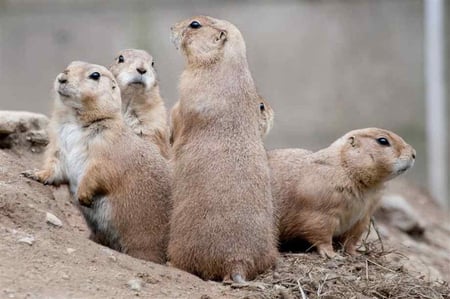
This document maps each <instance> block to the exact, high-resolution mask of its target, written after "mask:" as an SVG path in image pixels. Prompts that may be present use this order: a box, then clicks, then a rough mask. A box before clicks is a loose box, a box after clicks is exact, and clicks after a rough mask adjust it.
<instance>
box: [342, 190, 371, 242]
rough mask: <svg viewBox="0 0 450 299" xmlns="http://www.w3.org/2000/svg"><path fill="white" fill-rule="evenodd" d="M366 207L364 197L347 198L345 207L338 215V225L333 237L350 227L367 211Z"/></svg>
mask: <svg viewBox="0 0 450 299" xmlns="http://www.w3.org/2000/svg"><path fill="white" fill-rule="evenodd" d="M368 208H369V207H368V205H367V204H366V203H365V202H364V199H360V198H352V199H351V200H349V203H348V205H347V207H346V208H345V209H344V210H343V211H342V212H341V213H340V215H339V225H338V226H337V227H336V230H335V232H334V234H333V237H337V236H340V235H342V234H343V233H345V232H347V231H348V230H349V229H350V228H352V227H353V226H354V225H355V223H356V222H358V221H359V220H361V219H362V218H363V217H364V216H365V215H366V214H367V213H368Z"/></svg>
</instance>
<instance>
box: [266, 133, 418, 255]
mask: <svg viewBox="0 0 450 299" xmlns="http://www.w3.org/2000/svg"><path fill="white" fill-rule="evenodd" d="M415 154H416V152H415V150H414V149H413V148H412V147H411V146H410V145H409V144H407V143H406V142H405V141H404V140H403V139H402V138H401V137H400V136H398V135H396V134H394V133H392V132H390V131H387V130H382V129H377V128H367V129H361V130H354V131H351V132H349V133H347V134H345V135H344V136H343V137H341V138H339V139H338V140H336V141H335V142H334V143H333V144H331V145H330V146H329V147H327V148H325V149H322V150H320V151H317V152H311V151H307V150H303V149H278V150H272V151H269V152H268V157H269V164H270V168H271V172H272V173H271V175H272V192H273V193H272V194H273V199H274V204H275V207H276V210H277V214H278V217H279V226H278V228H279V233H280V236H279V238H280V241H281V242H285V241H289V240H296V239H303V240H306V241H308V242H309V243H311V244H312V245H315V246H316V248H317V249H318V252H319V254H320V255H322V256H328V257H333V256H334V255H335V253H334V251H333V246H332V239H333V238H336V239H338V240H339V241H340V243H342V244H343V246H344V250H345V251H346V252H348V253H349V254H355V253H356V250H355V247H356V243H357V242H358V241H359V239H360V237H361V235H362V233H363V232H364V231H365V230H366V228H367V227H368V225H369V223H370V217H371V216H372V214H373V212H374V210H375V208H376V206H377V203H378V198H379V197H377V196H374V195H375V194H376V192H377V191H378V190H380V189H381V188H382V187H383V183H384V182H386V181H388V180H390V179H392V178H394V177H396V176H398V175H400V174H402V173H404V172H405V171H406V170H408V169H409V168H411V167H412V166H413V164H414V161H415V157H416V156H415Z"/></svg>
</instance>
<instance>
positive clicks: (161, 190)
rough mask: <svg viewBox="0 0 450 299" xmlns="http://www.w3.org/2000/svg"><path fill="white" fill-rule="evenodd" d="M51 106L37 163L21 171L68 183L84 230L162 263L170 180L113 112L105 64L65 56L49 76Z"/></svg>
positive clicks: (116, 100) (154, 153)
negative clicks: (52, 95) (43, 158)
mask: <svg viewBox="0 0 450 299" xmlns="http://www.w3.org/2000/svg"><path fill="white" fill-rule="evenodd" d="M54 91H55V106H54V111H53V115H52V118H51V122H50V126H49V135H50V143H49V145H48V148H47V150H46V161H45V164H44V167H43V170H41V171H38V172H36V173H28V176H29V177H31V178H33V179H35V180H37V181H40V182H42V183H45V184H54V185H58V184H61V183H68V184H69V189H70V192H71V194H72V195H73V196H74V197H75V198H76V199H77V200H78V202H79V203H80V209H81V211H82V212H83V215H84V216H85V219H86V222H87V224H88V226H89V227H90V229H91V232H92V234H91V237H92V239H94V240H97V241H98V242H100V243H101V244H103V245H106V246H109V247H111V248H113V249H116V250H118V251H121V252H124V253H127V254H129V255H131V256H134V257H137V258H141V259H146V260H150V261H153V262H158V263H164V262H165V260H166V257H165V251H166V249H167V242H168V222H169V215H168V211H169V209H170V205H169V200H170V194H171V180H170V173H169V168H168V165H167V162H166V160H165V159H164V158H163V157H162V156H161V154H160V153H159V150H158V148H157V147H156V145H153V144H151V143H149V142H146V141H144V140H142V139H141V138H139V137H138V136H136V135H135V134H134V133H133V132H132V131H131V129H130V128H129V127H128V126H127V125H126V124H125V123H124V121H123V117H122V115H121V111H120V110H121V101H120V91H119V88H118V86H117V83H116V81H115V79H114V76H113V75H112V74H111V73H110V72H109V71H108V70H107V69H106V68H105V67H102V66H99V65H95V64H89V63H86V62H79V61H76V62H72V63H71V64H70V65H69V66H68V67H67V68H66V70H65V71H64V72H62V73H61V74H59V75H58V76H57V78H56V80H55V83H54Z"/></svg>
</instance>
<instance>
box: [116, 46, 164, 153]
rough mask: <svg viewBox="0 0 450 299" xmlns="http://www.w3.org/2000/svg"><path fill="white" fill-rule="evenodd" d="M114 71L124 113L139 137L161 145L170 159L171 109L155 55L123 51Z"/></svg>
mask: <svg viewBox="0 0 450 299" xmlns="http://www.w3.org/2000/svg"><path fill="white" fill-rule="evenodd" d="M110 71H111V72H112V73H113V75H114V76H115V77H116V80H117V82H118V83H119V87H120V93H121V96H122V114H123V116H124V119H125V122H126V123H127V125H128V126H130V127H131V129H132V130H133V131H134V133H136V134H137V135H138V136H140V137H142V138H144V139H145V140H148V141H150V142H152V143H155V144H156V145H158V147H159V149H160V151H161V154H162V155H163V156H164V157H165V158H166V159H167V158H169V148H170V146H169V126H168V124H167V111H166V107H165V105H164V101H163V99H162V98H161V95H160V92H159V85H158V81H157V76H156V71H155V69H154V60H153V57H152V56H151V55H150V54H148V53H147V52H146V51H144V50H137V49H126V50H122V51H120V52H119V53H118V54H117V56H116V58H115V61H114V63H113V64H112V65H111V66H110Z"/></svg>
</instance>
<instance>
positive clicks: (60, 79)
mask: <svg viewBox="0 0 450 299" xmlns="http://www.w3.org/2000/svg"><path fill="white" fill-rule="evenodd" d="M58 82H59V83H61V84H64V83H67V76H66V75H65V74H62V73H61V74H59V75H58Z"/></svg>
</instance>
